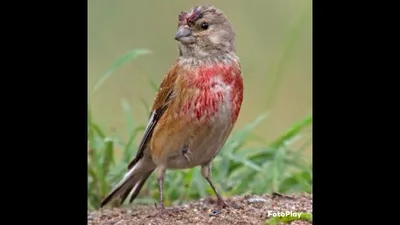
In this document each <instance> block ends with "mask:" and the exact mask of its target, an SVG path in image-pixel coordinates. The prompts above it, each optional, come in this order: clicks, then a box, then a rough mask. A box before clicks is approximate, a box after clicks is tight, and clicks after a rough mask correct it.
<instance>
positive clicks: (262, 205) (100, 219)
mask: <svg viewBox="0 0 400 225" xmlns="http://www.w3.org/2000/svg"><path fill="white" fill-rule="evenodd" d="M224 199H225V201H226V203H227V204H228V205H229V207H228V208H225V209H222V210H218V209H217V207H216V202H215V198H213V197H209V198H206V199H201V200H199V201H195V202H190V203H187V204H182V205H177V206H173V207H168V208H169V209H176V211H174V212H172V211H169V212H171V213H170V214H168V213H165V214H162V215H159V214H157V212H158V211H157V209H156V208H155V206H137V205H132V208H131V209H129V208H113V209H101V210H98V211H93V212H89V213H88V224H89V225H95V224H101V225H125V224H129V225H139V224H143V225H150V224H151V225H153V224H164V225H172V224H174V225H179V224H185V225H186V224H218V225H225V224H240V225H242V224H243V225H245V224H264V223H265V221H267V220H269V219H272V218H273V216H272V215H271V216H269V215H268V211H270V212H283V213H285V212H287V211H288V212H290V211H291V212H294V213H299V212H302V213H303V216H306V213H311V214H312V195H310V194H305V193H301V194H288V195H280V194H266V195H262V196H255V195H246V196H234V197H230V198H224ZM303 216H302V218H303ZM292 218H296V215H295V214H294V217H292ZM288 224H292V225H295V224H296V225H297V224H312V222H311V221H307V220H295V221H292V222H289V223H288Z"/></svg>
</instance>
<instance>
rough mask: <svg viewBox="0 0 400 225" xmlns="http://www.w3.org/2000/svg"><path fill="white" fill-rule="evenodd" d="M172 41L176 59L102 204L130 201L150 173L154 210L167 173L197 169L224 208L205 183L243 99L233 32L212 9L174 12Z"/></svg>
mask: <svg viewBox="0 0 400 225" xmlns="http://www.w3.org/2000/svg"><path fill="white" fill-rule="evenodd" d="M175 39H176V40H177V41H178V42H179V52H180V54H179V55H180V57H179V59H178V60H177V61H176V63H175V64H174V65H173V66H172V68H171V69H170V70H169V72H168V73H167V75H166V76H165V77H164V78H163V80H162V82H161V84H160V88H159V90H158V93H157V95H156V98H155V100H154V103H153V107H152V109H151V115H150V118H149V122H148V125H147V127H146V129H145V132H144V135H143V138H142V140H141V142H140V144H139V147H138V151H137V153H136V156H135V158H134V159H133V160H132V161H131V162H130V163H129V165H128V171H127V172H126V174H125V175H124V177H123V179H122V180H121V181H120V182H119V183H118V184H117V185H116V186H115V187H114V189H113V190H112V191H111V192H110V193H109V194H108V195H107V196H106V198H105V199H104V200H103V201H102V203H101V206H104V205H105V204H107V203H108V202H109V201H110V200H111V199H113V198H119V203H120V204H122V203H123V202H124V200H125V199H126V198H127V197H128V195H129V194H130V193H131V197H130V199H129V201H130V202H132V201H133V200H134V199H135V198H136V196H137V195H138V194H139V192H140V189H141V188H142V186H143V184H144V183H145V182H146V180H147V179H148V177H149V176H150V174H151V173H152V172H153V171H156V175H157V179H158V183H159V191H160V200H159V201H160V206H161V209H164V205H163V199H162V197H163V193H162V191H163V182H164V176H165V171H166V170H167V169H186V168H193V167H195V166H201V167H202V175H203V176H204V177H205V179H206V180H207V181H208V182H209V184H210V185H211V187H212V188H213V189H214V191H215V193H216V195H217V198H218V205H219V206H226V204H225V203H224V201H223V200H222V198H221V196H220V195H219V194H218V192H217V191H216V189H215V187H214V185H213V183H212V182H211V179H210V164H211V162H212V160H213V159H214V158H215V156H216V155H217V154H218V152H219V151H220V150H221V148H222V147H223V145H224V143H225V142H226V140H227V138H228V136H229V134H230V133H231V131H232V129H233V127H234V124H235V122H236V120H237V117H238V115H239V112H240V108H241V104H242V101H243V81H242V77H241V69H240V63H239V59H238V58H237V56H236V53H235V33H234V31H233V29H232V26H231V24H230V22H229V21H228V19H227V18H226V17H225V16H224V14H223V13H222V12H221V11H220V10H218V9H216V8H215V7H214V6H196V7H193V8H192V9H191V11H190V12H188V13H184V12H182V13H180V14H179V17H178V31H177V34H176V36H175Z"/></svg>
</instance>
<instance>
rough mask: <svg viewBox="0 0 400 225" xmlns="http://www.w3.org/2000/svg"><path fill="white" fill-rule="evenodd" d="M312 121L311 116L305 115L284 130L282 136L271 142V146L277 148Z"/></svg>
mask: <svg viewBox="0 0 400 225" xmlns="http://www.w3.org/2000/svg"><path fill="white" fill-rule="evenodd" d="M311 123H312V116H311V115H309V116H307V117H306V118H305V119H304V120H302V121H300V122H299V123H297V124H295V125H293V126H292V127H291V128H290V129H289V130H288V131H286V132H285V133H284V134H283V135H282V136H280V137H279V138H278V139H277V140H275V141H274V142H272V144H271V146H270V147H272V148H278V147H279V146H282V145H283V144H284V143H285V142H286V141H288V140H289V139H292V138H293V137H295V136H296V135H297V134H298V133H299V132H300V131H301V130H302V129H303V128H305V127H307V126H308V125H310V124H311Z"/></svg>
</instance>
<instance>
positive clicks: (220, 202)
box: [217, 198, 229, 209]
mask: <svg viewBox="0 0 400 225" xmlns="http://www.w3.org/2000/svg"><path fill="white" fill-rule="evenodd" d="M217 206H218V208H220V209H224V208H228V207H229V205H228V204H226V203H225V201H224V200H223V199H222V198H218V199H217Z"/></svg>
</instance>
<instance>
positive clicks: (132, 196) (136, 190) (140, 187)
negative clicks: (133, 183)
mask: <svg viewBox="0 0 400 225" xmlns="http://www.w3.org/2000/svg"><path fill="white" fill-rule="evenodd" d="M153 171H154V170H152V171H150V172H149V173H147V174H146V175H145V176H143V179H142V180H140V183H138V186H137V187H135V189H133V193H132V195H131V198H130V199H129V203H132V202H133V200H135V198H136V197H137V196H138V194H139V192H140V190H141V189H142V187H143V185H144V184H145V183H146V180H147V179H148V178H149V176H150V175H151V173H152V172H153Z"/></svg>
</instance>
